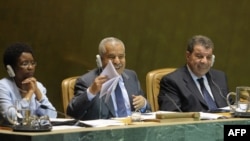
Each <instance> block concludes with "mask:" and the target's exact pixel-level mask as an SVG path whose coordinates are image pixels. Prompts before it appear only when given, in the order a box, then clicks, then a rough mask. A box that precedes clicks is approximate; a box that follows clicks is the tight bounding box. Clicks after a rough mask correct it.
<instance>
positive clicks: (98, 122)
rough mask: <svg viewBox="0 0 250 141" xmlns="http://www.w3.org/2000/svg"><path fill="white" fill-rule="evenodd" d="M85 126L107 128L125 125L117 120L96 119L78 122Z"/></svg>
mask: <svg viewBox="0 0 250 141" xmlns="http://www.w3.org/2000/svg"><path fill="white" fill-rule="evenodd" d="M80 122H81V123H84V124H86V125H89V126H91V127H107V126H121V125H125V123H123V122H122V121H119V120H112V119H96V120H85V121H80Z"/></svg>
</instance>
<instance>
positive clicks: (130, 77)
mask: <svg viewBox="0 0 250 141" xmlns="http://www.w3.org/2000/svg"><path fill="white" fill-rule="evenodd" d="M99 55H100V58H101V62H102V63H101V64H102V68H96V69H93V70H91V71H89V72H88V73H86V74H84V75H82V76H81V77H80V78H78V79H77V81H76V85H75V89H74V97H73V99H72V100H71V102H70V103H69V105H68V108H67V114H68V115H70V116H72V117H74V118H76V119H81V120H91V119H99V118H101V119H109V118H112V117H126V116H130V115H131V112H132V111H135V110H140V111H141V112H146V111H147V110H150V105H149V103H148V102H147V100H146V99H145V98H144V93H143V91H142V89H141V86H140V82H139V80H138V78H137V74H136V73H135V72H134V71H133V70H129V69H125V65H126V59H125V46H124V44H123V42H122V41H121V40H119V39H117V38H114V37H108V38H104V39H103V40H102V41H101V42H100V44H99ZM109 60H111V62H112V64H113V66H114V68H115V69H116V71H117V73H118V74H119V75H120V76H119V77H120V78H119V82H118V85H119V88H118V85H117V89H116V90H115V91H114V92H111V94H110V96H109V97H108V98H107V100H106V96H108V94H107V95H104V96H103V97H101V98H100V97H99V96H100V90H101V88H102V85H103V84H104V83H105V82H106V81H107V80H108V79H109V78H108V77H107V76H105V75H100V72H101V71H100V69H104V68H105V67H106V65H107V64H108V62H109ZM117 91H119V92H117ZM118 93H119V94H118ZM116 94H118V95H116ZM121 95H122V96H121ZM120 96H121V97H120ZM118 97H119V98H118ZM118 99H119V100H121V101H117V100H118ZM121 112H122V113H121Z"/></svg>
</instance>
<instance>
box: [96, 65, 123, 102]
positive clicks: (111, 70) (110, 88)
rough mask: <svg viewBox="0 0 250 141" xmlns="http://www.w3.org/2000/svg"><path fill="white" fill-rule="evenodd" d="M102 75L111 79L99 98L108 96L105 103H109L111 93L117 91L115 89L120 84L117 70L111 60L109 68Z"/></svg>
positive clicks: (106, 83) (103, 86)
mask: <svg viewBox="0 0 250 141" xmlns="http://www.w3.org/2000/svg"><path fill="white" fill-rule="evenodd" d="M100 75H106V76H108V79H109V80H108V81H106V82H105V83H103V85H102V88H101V91H100V96H99V98H101V97H103V96H104V95H107V96H106V99H105V102H107V101H108V99H109V97H110V95H111V93H112V92H113V91H114V90H115V87H116V85H117V83H118V82H119V74H118V73H117V71H116V70H115V67H114V66H113V64H112V62H111V61H110V60H109V62H108V64H107V66H106V67H105V68H104V70H103V71H102V73H101V74H100Z"/></svg>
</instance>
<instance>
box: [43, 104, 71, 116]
mask: <svg viewBox="0 0 250 141" xmlns="http://www.w3.org/2000/svg"><path fill="white" fill-rule="evenodd" d="M40 107H41V108H42V109H48V110H51V111H55V112H57V113H58V114H60V115H63V116H64V117H65V118H73V117H71V116H69V115H67V114H65V113H63V112H60V111H57V110H54V109H51V108H49V107H48V106H46V105H40ZM73 119H74V118H73Z"/></svg>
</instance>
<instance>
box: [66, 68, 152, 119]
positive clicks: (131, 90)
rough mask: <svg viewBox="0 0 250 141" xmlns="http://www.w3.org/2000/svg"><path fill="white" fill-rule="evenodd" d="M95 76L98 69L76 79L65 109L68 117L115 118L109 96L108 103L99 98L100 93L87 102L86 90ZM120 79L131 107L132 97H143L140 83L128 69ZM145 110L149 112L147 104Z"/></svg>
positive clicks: (132, 108)
mask: <svg viewBox="0 0 250 141" xmlns="http://www.w3.org/2000/svg"><path fill="white" fill-rule="evenodd" d="M97 76H98V69H94V70H91V71H90V72H88V73H86V74H84V75H82V76H81V77H80V78H78V79H77V81H76V85H75V91H74V92H75V93H74V97H73V99H72V100H71V102H70V103H69V105H68V107H67V114H68V115H70V116H72V117H74V118H76V119H81V120H91V119H98V118H102V119H109V118H111V117H115V116H116V115H115V110H114V105H113V102H112V97H111V96H110V98H109V100H108V102H104V101H105V98H106V96H103V97H102V99H100V98H99V95H100V93H98V94H97V95H96V96H95V98H94V99H93V100H92V101H89V100H88V97H87V88H88V87H89V86H90V85H91V84H92V83H93V81H94V79H95V78H96V77H97ZM122 78H123V81H124V85H125V88H126V90H127V92H128V95H129V100H130V105H132V95H142V96H144V93H143V91H142V89H141V86H140V82H139V80H138V78H137V75H136V73H135V72H134V71H132V70H128V69H125V70H124V72H123V73H122ZM147 103H148V102H147ZM134 110H135V109H134V107H133V106H131V111H134ZM147 110H150V105H149V104H147Z"/></svg>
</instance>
